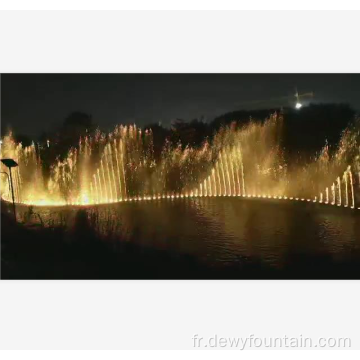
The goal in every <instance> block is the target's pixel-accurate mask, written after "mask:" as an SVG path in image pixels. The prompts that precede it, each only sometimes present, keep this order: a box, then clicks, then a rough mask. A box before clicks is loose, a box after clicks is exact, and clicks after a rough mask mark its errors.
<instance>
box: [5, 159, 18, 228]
mask: <svg viewBox="0 0 360 360" xmlns="http://www.w3.org/2000/svg"><path fill="white" fill-rule="evenodd" d="M1 162H2V163H3V164H4V165H5V166H6V167H7V168H8V169H9V172H10V184H11V196H12V201H13V209H14V219H15V221H16V208H15V197H14V185H13V180H12V173H11V169H12V168H13V167H16V166H19V164H18V163H17V162H16V161H15V160H13V159H1Z"/></svg>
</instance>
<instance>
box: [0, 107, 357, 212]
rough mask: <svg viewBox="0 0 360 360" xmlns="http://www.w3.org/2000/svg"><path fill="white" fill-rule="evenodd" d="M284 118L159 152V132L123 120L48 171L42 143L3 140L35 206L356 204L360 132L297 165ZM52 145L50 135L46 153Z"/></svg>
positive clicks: (23, 198) (18, 194) (26, 198)
mask: <svg viewBox="0 0 360 360" xmlns="http://www.w3.org/2000/svg"><path fill="white" fill-rule="evenodd" d="M283 121H284V120H283V117H282V115H280V116H279V115H277V114H274V115H272V116H270V118H269V119H267V120H266V121H264V122H263V123H255V122H252V121H251V122H249V124H248V125H246V126H242V127H239V126H238V125H237V124H236V123H232V124H231V125H230V126H228V127H224V128H220V130H219V131H218V132H217V133H216V134H215V135H214V137H213V139H212V140H211V142H209V141H205V142H204V143H203V145H202V146H201V147H200V148H193V147H190V146H186V147H184V146H183V145H182V144H172V143H171V142H170V141H168V140H167V141H166V142H165V144H164V147H163V150H162V152H161V155H160V156H159V157H158V158H156V157H155V155H154V145H153V134H152V131H151V130H146V131H142V130H141V129H139V128H137V127H136V125H132V126H122V125H121V126H116V127H115V129H114V131H113V132H111V133H109V134H104V133H101V132H100V131H96V132H94V134H91V135H90V134H89V135H87V136H85V137H83V138H81V139H80V141H79V144H78V146H77V147H76V148H71V149H70V150H69V151H68V153H67V155H66V156H65V157H63V158H60V157H58V158H57V159H56V161H55V162H54V163H53V164H52V165H51V166H50V169H49V173H48V174H46V176H45V175H44V171H43V161H42V159H41V156H40V155H39V154H41V152H40V151H39V149H38V148H37V146H35V144H32V145H31V146H29V147H23V146H22V145H21V144H17V143H16V142H15V141H14V140H13V138H12V136H11V134H10V135H8V136H5V137H4V138H3V142H2V146H1V157H2V158H5V157H7V158H13V159H15V160H16V161H17V162H18V163H19V167H18V168H16V170H15V173H14V192H15V200H16V202H18V203H23V204H27V205H46V206H51V205H59V206H63V205H96V204H106V203H116V202H124V201H140V200H150V199H151V200H158V199H164V198H166V199H176V198H188V197H219V196H221V197H225V196H226V197H229V196H232V197H235V196H236V197H247V198H261V199H276V200H288V201H307V202H314V203H322V204H332V205H337V206H345V207H348V208H353V209H354V208H356V206H357V205H356V203H357V195H359V194H357V192H359V193H360V151H359V149H360V143H359V139H360V136H359V132H358V130H356V131H354V130H347V131H345V132H344V134H343V136H342V138H341V142H340V145H339V148H338V150H337V152H336V153H335V154H334V155H333V156H330V155H329V149H328V147H327V145H326V146H325V147H324V149H323V150H322V152H321V153H320V154H319V156H318V157H317V158H315V159H314V161H313V162H311V163H309V164H307V165H306V166H303V167H296V166H288V164H287V163H286V162H285V160H284V155H283V150H282V147H281V130H282V122H283ZM51 147H52V144H51V143H50V142H49V141H47V143H46V147H45V149H43V150H42V151H43V152H46V151H50V150H51ZM290 165H293V164H290ZM2 170H4V169H2ZM344 170H345V172H344ZM341 174H343V175H342V176H341ZM333 179H335V182H333ZM329 181H331V182H330V183H329ZM0 184H1V196H2V198H3V199H4V200H6V201H9V200H10V199H11V196H10V193H9V187H8V184H7V179H6V177H5V176H2V177H1V183H0ZM357 184H358V185H357ZM356 185H357V186H356Z"/></svg>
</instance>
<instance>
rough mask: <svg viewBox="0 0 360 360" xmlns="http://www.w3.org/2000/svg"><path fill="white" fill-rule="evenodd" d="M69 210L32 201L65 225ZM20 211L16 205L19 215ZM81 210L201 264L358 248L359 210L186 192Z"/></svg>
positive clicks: (272, 260) (338, 253)
mask: <svg viewBox="0 0 360 360" xmlns="http://www.w3.org/2000/svg"><path fill="white" fill-rule="evenodd" d="M77 210H78V209H76V208H72V209H71V208H43V207H38V208H34V211H35V212H37V213H38V214H39V215H40V216H41V218H42V219H43V221H44V222H45V223H47V222H50V223H54V224H56V223H58V222H62V223H64V222H65V223H67V224H68V225H69V226H71V224H72V222H73V219H74V216H75V214H76V211H77ZM26 211H27V210H26V207H20V208H19V214H20V217H23V216H24V214H25V213H26ZM88 211H89V213H91V214H93V216H94V217H96V221H97V223H98V224H99V231H100V232H103V233H104V234H105V233H109V232H111V234H112V235H113V237H114V238H116V236H117V235H120V236H119V238H121V239H122V241H124V240H126V241H133V242H136V243H137V244H141V245H143V246H145V247H152V248H157V249H166V250H167V251H170V252H175V253H181V254H190V255H192V256H194V257H196V258H198V259H200V260H201V261H204V262H206V263H209V264H217V265H219V264H220V265H221V264H230V265H231V264H236V263H237V262H239V259H240V258H248V259H255V260H256V261H259V262H261V263H264V264H266V265H269V266H270V267H274V268H281V267H282V266H283V265H284V264H285V263H286V261H288V259H289V257H294V256H296V254H301V255H305V256H310V257H312V256H327V257H328V258H331V259H332V261H334V262H337V261H343V260H344V259H345V260H346V259H347V258H348V257H353V256H354V254H357V253H358V250H359V249H360V211H359V210H350V209H344V208H338V207H333V206H326V205H320V204H313V203H302V202H292V201H269V200H265V201H264V200H251V199H238V198H230V197H229V198H191V199H174V200H158V201H157V200H155V201H145V202H144V201H142V202H127V203H119V204H112V205H101V206H97V207H91V208H88ZM94 214H95V215H94ZM34 219H35V218H34Z"/></svg>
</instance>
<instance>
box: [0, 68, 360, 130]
mask: <svg viewBox="0 0 360 360" xmlns="http://www.w3.org/2000/svg"><path fill="white" fill-rule="evenodd" d="M296 86H297V88H298V91H299V93H304V92H309V91H313V92H314V94H315V97H314V99H313V102H346V103H349V104H350V105H352V106H353V107H354V108H355V109H356V110H360V74H3V75H2V76H1V114H2V123H3V124H2V127H3V128H7V126H8V125H10V126H11V127H12V128H13V129H14V131H16V132H17V133H21V134H25V135H29V136H31V137H35V136H38V135H39V134H40V133H41V132H43V131H49V130H52V129H54V128H56V126H58V125H59V124H61V123H62V121H63V120H64V118H65V117H66V116H67V115H68V114H69V113H71V112H72V111H83V112H86V113H89V114H91V115H92V117H93V119H94V122H95V123H97V124H99V125H100V127H101V128H102V129H103V130H111V129H112V128H113V126H114V125H115V124H117V123H124V124H125V123H131V122H136V124H138V125H140V126H142V125H145V124H148V123H151V122H158V121H161V122H162V123H163V124H164V125H168V124H170V122H171V120H173V119H175V118H181V119H185V120H191V119H194V118H199V117H200V116H205V119H207V120H209V121H210V120H212V119H213V118H214V117H216V116H218V115H221V114H224V113H226V112H229V111H234V110H238V109H241V108H245V109H251V108H254V109H256V108H269V107H276V106H281V105H284V106H286V105H287V104H288V101H289V100H286V99H283V97H284V96H288V95H289V96H291V95H292V94H294V92H295V90H294V88H295V87H296ZM259 100H266V101H264V102H258V101H259Z"/></svg>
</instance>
